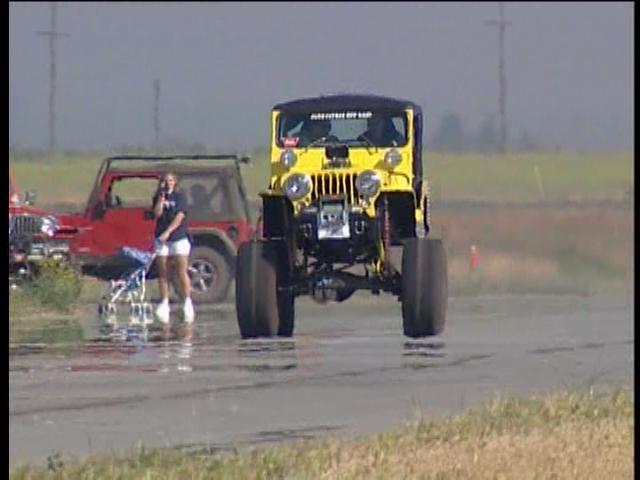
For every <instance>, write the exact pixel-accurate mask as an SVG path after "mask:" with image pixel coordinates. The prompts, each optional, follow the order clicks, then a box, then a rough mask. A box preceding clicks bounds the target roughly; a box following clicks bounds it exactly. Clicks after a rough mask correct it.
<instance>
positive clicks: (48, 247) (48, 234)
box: [9, 167, 69, 285]
mask: <svg viewBox="0 0 640 480" xmlns="http://www.w3.org/2000/svg"><path fill="white" fill-rule="evenodd" d="M34 201H35V193H34V192H27V193H26V195H25V197H24V199H23V198H21V193H20V190H19V188H18V185H17V184H16V182H15V180H14V178H13V172H12V171H11V167H9V281H10V284H11V285H17V284H18V283H20V282H21V281H23V280H26V279H28V277H29V276H30V275H31V273H32V271H33V266H34V265H35V264H37V262H39V261H40V260H43V259H45V258H59V259H67V258H68V256H69V246H68V244H67V242H66V240H64V239H62V238H57V237H55V233H56V232H60V233H64V232H65V231H64V229H63V228H61V226H60V221H59V219H58V217H57V216H56V215H55V214H53V213H51V212H47V211H45V210H40V209H37V208H34V207H33V203H34Z"/></svg>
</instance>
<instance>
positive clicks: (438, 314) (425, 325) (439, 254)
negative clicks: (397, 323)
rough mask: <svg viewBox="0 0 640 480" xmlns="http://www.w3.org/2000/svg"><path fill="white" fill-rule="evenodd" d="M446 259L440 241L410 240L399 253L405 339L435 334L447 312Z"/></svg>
mask: <svg viewBox="0 0 640 480" xmlns="http://www.w3.org/2000/svg"><path fill="white" fill-rule="evenodd" d="M447 296H448V285H447V259H446V255H445V251H444V246H443V245H442V241H441V240H435V239H434V240H432V239H426V238H410V239H408V240H406V242H405V244H404V250H403V252H402V326H403V330H404V334H405V335H406V336H408V337H412V338H419V337H427V336H431V335H438V334H440V333H442V331H443V330H444V323H445V318H446V313H447Z"/></svg>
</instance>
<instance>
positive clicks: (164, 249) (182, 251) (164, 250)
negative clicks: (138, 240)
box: [154, 238, 191, 257]
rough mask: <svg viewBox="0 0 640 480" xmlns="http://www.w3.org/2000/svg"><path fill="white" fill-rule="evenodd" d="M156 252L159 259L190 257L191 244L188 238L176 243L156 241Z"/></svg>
mask: <svg viewBox="0 0 640 480" xmlns="http://www.w3.org/2000/svg"><path fill="white" fill-rule="evenodd" d="M154 250H155V252H156V255H157V256H159V257H167V256H173V255H187V256H188V255H189V252H191V243H190V242H189V239H188V238H182V239H180V240H177V241H175V242H167V243H162V242H160V241H158V240H157V239H156V241H155V243H154Z"/></svg>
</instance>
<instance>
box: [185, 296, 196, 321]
mask: <svg viewBox="0 0 640 480" xmlns="http://www.w3.org/2000/svg"><path fill="white" fill-rule="evenodd" d="M183 312H184V321H185V323H193V319H194V318H195V316H196V314H195V312H194V311H193V303H191V299H190V298H187V299H186V300H185V301H184V307H183Z"/></svg>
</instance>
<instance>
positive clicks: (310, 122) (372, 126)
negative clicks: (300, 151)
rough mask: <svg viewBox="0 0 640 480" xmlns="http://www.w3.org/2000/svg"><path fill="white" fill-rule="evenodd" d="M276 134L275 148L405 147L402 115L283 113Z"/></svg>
mask: <svg viewBox="0 0 640 480" xmlns="http://www.w3.org/2000/svg"><path fill="white" fill-rule="evenodd" d="M276 132H277V133H276V135H277V137H276V143H277V145H278V146H279V147H296V148H301V147H310V148H313V147H324V146H327V145H332V144H343V145H348V146H354V147H355V146H362V147H367V148H368V147H400V146H403V145H405V144H406V143H407V115H406V113H405V112H403V111H357V112H352V111H343V112H317V113H316V112H309V113H304V114H300V113H287V112H283V113H281V114H280V115H279V116H278V121H277V130H276Z"/></svg>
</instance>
